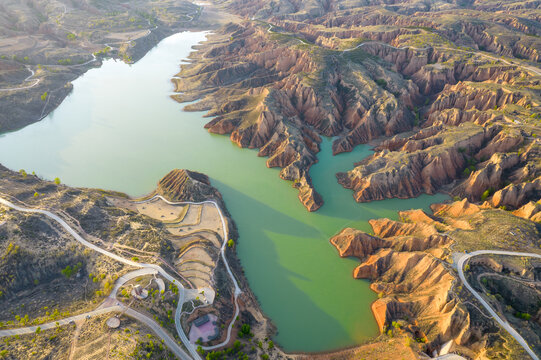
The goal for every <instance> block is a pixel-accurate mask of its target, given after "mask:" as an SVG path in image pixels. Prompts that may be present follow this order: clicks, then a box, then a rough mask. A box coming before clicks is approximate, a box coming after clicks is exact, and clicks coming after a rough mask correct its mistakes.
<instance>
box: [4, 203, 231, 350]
mask: <svg viewBox="0 0 541 360" xmlns="http://www.w3.org/2000/svg"><path fill="white" fill-rule="evenodd" d="M0 204H3V205H5V206H7V207H9V208H12V209H15V210H17V211H21V212H26V213H36V214H42V215H45V216H47V217H49V218H51V219H53V220H54V221H56V222H57V223H59V224H60V225H61V226H62V227H63V228H64V229H65V230H66V231H67V232H68V233H69V234H70V235H72V236H73V237H74V238H75V240H77V241H78V242H80V243H81V244H83V245H84V246H86V247H88V248H90V249H92V250H94V251H96V252H98V253H100V254H102V255H105V256H107V257H110V258H112V259H115V260H117V261H119V262H121V263H124V264H126V265H130V266H134V267H137V268H147V269H151V270H155V271H156V272H158V273H159V274H160V275H161V276H163V277H164V278H165V279H167V280H168V281H170V282H172V283H175V284H176V285H178V287H179V300H178V306H177V313H178V314H179V316H178V322H177V316H175V323H176V324H175V325H176V328H177V332H178V335H179V337H180V339H181V340H182V342H183V344H184V346H186V348H187V349H188V351H189V352H190V355H191V356H192V358H193V359H196V360H200V359H201V357H200V356H199V354H198V353H197V351H196V349H195V347H194V346H193V345H192V344H191V343H190V341H189V340H188V338H187V336H186V334H185V333H184V331H183V330H182V327H181V325H180V312H181V309H182V304H183V303H184V287H183V286H182V284H181V283H180V281H177V280H176V279H175V278H174V277H172V276H171V275H169V274H168V273H167V272H166V271H165V270H163V268H162V267H161V266H158V265H155V264H144V263H137V262H135V261H132V260H128V259H125V258H123V257H121V256H119V255H116V254H113V253H111V252H109V251H107V250H104V249H102V248H100V247H99V246H96V245H94V244H92V243H90V242H88V241H86V240H85V239H84V238H83V237H82V236H81V235H79V234H78V233H77V232H76V231H75V230H74V229H73V228H72V227H71V226H70V225H68V223H66V222H65V221H64V220H63V219H62V218H60V217H59V216H58V215H56V214H54V213H52V212H50V211H47V210H42V209H31V208H24V207H21V206H18V205H15V204H13V203H11V202H9V201H7V200H5V199H3V198H0ZM220 214H221V212H220ZM126 314H128V315H130V314H131V315H132V316H134V317H136V318H137V319H141V321H143V322H145V324H148V323H150V322H152V323H153V321H152V320H151V319H148V318H146V317H145V316H144V315H142V314H139V313H137V312H135V311H133V310H130V309H128V310H127V311H126ZM137 314H139V315H137ZM83 316H84V315H83ZM145 318H146V319H145ZM149 321H150V322H149ZM149 326H150V325H149ZM151 327H152V328H153V330H156V329H157V328H160V329H161V330H160V332H164V330H163V329H162V328H161V327H160V326H158V325H157V324H155V323H154V325H152V326H151ZM34 331H35V329H34ZM164 333H165V332H164ZM164 341H167V339H166V338H164ZM175 345H176V343H175ZM176 346H177V347H178V345H176ZM178 349H180V350H181V351H183V350H182V349H181V348H180V347H178ZM178 349H176V351H178ZM182 358H183V359H190V357H189V356H188V355H187V354H186V353H184V356H182Z"/></svg>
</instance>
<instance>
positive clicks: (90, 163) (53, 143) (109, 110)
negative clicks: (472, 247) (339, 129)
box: [0, 33, 444, 351]
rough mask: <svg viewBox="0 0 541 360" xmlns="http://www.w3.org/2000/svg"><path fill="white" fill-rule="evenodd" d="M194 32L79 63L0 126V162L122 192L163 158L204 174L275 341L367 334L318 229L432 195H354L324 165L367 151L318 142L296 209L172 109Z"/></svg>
mask: <svg viewBox="0 0 541 360" xmlns="http://www.w3.org/2000/svg"><path fill="white" fill-rule="evenodd" d="M202 40H204V33H182V34H177V35H174V36H172V37H170V38H168V39H165V40H164V41H162V42H161V43H160V44H159V45H158V46H157V47H156V48H154V49H153V50H152V51H151V52H149V53H148V54H147V55H146V56H145V57H144V58H143V59H142V60H140V61H139V62H138V63H136V64H134V65H131V66H128V65H126V64H124V63H121V62H115V61H113V60H108V61H105V63H104V64H103V66H102V67H101V68H99V69H93V70H90V71H88V72H87V73H86V74H85V75H84V76H82V77H81V78H79V79H77V80H76V81H74V91H73V93H72V94H71V95H70V96H69V97H68V98H67V99H66V100H65V101H64V103H63V104H62V105H61V106H60V107H59V108H58V109H57V110H56V111H55V112H54V113H52V114H51V115H50V116H48V117H47V118H46V119H44V120H43V121H41V122H39V123H37V124H33V125H31V126H28V127H26V128H24V129H23V130H20V131H18V132H14V133H9V134H5V135H2V136H0V163H2V164H4V165H5V166H7V167H9V168H11V169H14V170H19V169H25V170H26V171H27V172H31V171H35V172H36V173H37V174H38V175H40V176H42V177H44V178H47V179H53V178H55V177H60V179H61V180H62V181H63V182H64V183H66V184H69V185H74V186H85V187H99V188H104V189H112V190H119V191H123V192H126V193H128V194H130V195H133V196H138V195H143V194H146V193H148V192H150V191H152V190H153V189H154V187H155V184H156V182H157V181H158V180H159V179H160V178H161V177H162V176H163V175H165V174H166V173H167V172H169V171H170V170H171V169H173V168H187V169H191V170H197V171H201V172H204V173H206V174H208V175H209V176H210V177H211V178H212V182H213V184H214V185H215V186H216V187H217V188H218V189H219V190H220V191H221V193H222V194H223V197H224V199H225V202H226V204H227V206H228V208H229V210H230V211H231V213H232V215H233V217H234V219H235V221H236V223H237V225H238V228H239V231H240V240H239V246H238V248H237V251H238V253H239V256H240V259H241V261H242V265H243V267H244V269H245V272H246V275H247V277H248V280H249V282H250V285H251V287H252V289H253V291H254V293H255V294H256V295H257V297H258V299H259V301H260V303H261V305H262V307H263V310H264V311H265V313H266V314H267V315H268V316H269V317H270V318H271V319H272V320H273V321H274V323H275V324H276V326H277V327H278V335H277V336H276V338H275V340H276V341H277V342H278V343H279V344H280V345H282V346H283V347H284V349H285V350H287V351H322V350H330V349H335V348H338V347H344V346H351V345H354V344H356V343H359V342H360V341H362V340H363V339H366V338H367V337H370V336H374V335H377V328H376V324H375V321H374V319H373V316H372V314H371V311H370V303H371V302H372V301H373V300H374V299H375V295H374V293H372V292H371V291H370V289H369V288H368V282H365V281H360V280H354V279H353V278H352V276H351V273H352V270H353V268H354V267H355V266H356V264H357V263H358V262H357V261H356V260H353V259H340V258H339V257H338V255H337V253H336V250H335V249H334V248H333V247H332V246H331V245H330V244H329V237H330V236H332V235H333V234H335V233H336V232H338V231H340V230H341V229H342V228H343V227H345V226H353V227H357V228H360V229H363V230H369V229H370V228H369V226H368V223H367V222H366V221H367V220H368V219H371V218H378V217H391V218H395V217H396V211H397V210H400V209H410V208H419V207H421V208H426V207H427V206H428V205H429V203H431V202H436V201H440V200H442V199H444V196H434V197H429V196H421V197H420V198H418V199H412V200H386V201H381V202H374V203H370V204H357V203H355V202H354V201H353V197H352V193H351V191H348V190H345V189H343V188H342V187H341V186H340V185H338V183H337V182H336V179H335V175H334V174H335V173H336V172H337V171H340V170H346V169H348V168H350V167H351V164H352V163H353V162H354V161H358V160H360V159H361V158H363V157H364V156H366V155H367V154H369V149H368V147H366V146H364V147H363V146H361V147H358V148H357V149H356V151H354V152H353V153H350V154H342V155H339V156H337V157H333V156H332V154H331V142H330V140H325V141H324V142H323V144H322V151H321V153H320V154H319V161H320V162H319V163H318V164H316V165H315V166H314V167H313V168H312V172H311V174H312V177H313V180H314V184H315V186H316V189H318V191H319V192H320V193H321V194H322V195H323V197H324V199H325V205H324V206H323V208H321V209H320V210H319V211H318V212H317V213H308V212H307V211H306V210H305V209H304V207H303V206H302V205H301V204H300V202H299V201H298V200H297V192H296V191H295V190H294V189H293V188H292V187H291V184H289V183H287V182H285V181H283V180H280V179H279V177H278V170H276V169H267V168H266V167H265V159H264V158H258V157H257V156H256V155H257V153H256V152H255V151H252V150H246V149H239V148H238V147H237V146H236V145H234V144H232V143H231V142H230V140H229V138H228V137H226V136H219V135H212V134H209V133H208V132H207V131H206V130H204V129H203V125H204V124H205V122H207V121H208V119H203V118H202V114H201V113H185V112H182V111H181V109H182V106H181V105H179V104H178V103H176V102H174V101H173V100H171V99H170V98H169V97H168V95H169V94H170V92H171V91H172V85H171V83H170V81H169V79H170V78H171V76H173V75H174V74H175V73H176V72H178V66H179V59H182V58H185V57H186V56H187V55H188V54H189V52H190V48H191V46H192V45H194V44H196V43H197V42H200V41H202Z"/></svg>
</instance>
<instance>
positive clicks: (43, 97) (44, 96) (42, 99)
mask: <svg viewBox="0 0 541 360" xmlns="http://www.w3.org/2000/svg"><path fill="white" fill-rule="evenodd" d="M48 95H49V94H47V91H45V92H44V93H43V94H42V95H41V101H45V100H47V96H48Z"/></svg>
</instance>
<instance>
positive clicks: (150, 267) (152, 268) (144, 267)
mask: <svg viewBox="0 0 541 360" xmlns="http://www.w3.org/2000/svg"><path fill="white" fill-rule="evenodd" d="M157 198H159V199H161V200H162V201H164V202H166V203H168V204H169V205H202V204H212V205H214V206H215V207H216V209H217V210H218V214H219V216H220V220H221V223H222V230H223V243H222V247H221V249H220V254H221V256H222V259H223V261H224V265H225V267H226V270H227V272H228V274H229V276H230V277H231V280H232V282H233V285H234V287H235V291H234V301H235V315H234V316H233V320H232V321H231V323H230V324H229V327H228V329H227V337H226V339H225V340H224V341H223V342H222V343H220V344H217V345H214V346H208V347H203V349H205V350H213V349H217V348H220V347H223V346H225V345H227V344H228V343H229V341H230V340H231V332H232V330H233V326H234V323H235V319H236V318H237V316H238V315H239V312H240V309H239V304H238V296H239V295H240V294H241V293H242V291H241V289H240V287H239V285H238V282H237V280H236V279H235V276H234V275H233V272H232V271H231V268H230V266H229V262H228V261H227V258H226V256H225V251H226V246H227V241H228V230H227V226H226V222H225V218H224V216H223V214H222V211H221V209H220V207H219V206H218V204H217V203H216V202H215V201H210V200H209V201H203V202H199V203H196V202H171V201H168V200H167V199H165V198H163V197H162V196H160V195H155V196H154V197H152V198H150V199H147V200H144V201H139V202H137V203H147V202H151V201H153V200H154V199H157ZM0 204H2V205H5V206H7V207H9V208H12V209H14V210H17V211H21V212H26V213H37V214H42V215H45V216H47V217H49V218H51V219H53V220H54V221H56V222H57V223H59V224H60V225H61V226H62V227H63V228H64V229H65V230H66V231H67V232H68V233H69V234H70V235H72V236H73V237H74V238H75V240H77V241H78V242H79V243H81V244H82V245H84V246H86V247H88V248H90V249H92V250H94V251H96V252H98V253H100V254H102V255H105V256H107V257H110V258H112V259H114V260H117V261H119V262H121V263H124V264H126V265H130V266H133V267H137V268H139V270H136V271H132V272H130V273H128V274H125V275H123V276H121V277H120V278H119V279H118V280H117V282H116V284H115V287H114V289H113V291H112V292H111V294H110V295H109V299H116V292H117V291H118V289H120V287H121V286H122V285H123V284H125V283H126V282H127V281H129V280H131V279H133V278H136V277H138V276H142V275H156V274H158V273H159V274H160V275H161V276H163V277H164V278H165V279H167V280H168V281H170V282H172V283H175V284H177V285H178V287H179V300H178V306H177V309H176V311H175V327H176V329H177V333H178V335H179V336H180V338H181V340H182V342H183V343H184V345H185V346H186V348H187V349H188V351H189V352H190V355H191V356H192V357H193V359H197V360H199V359H201V358H200V356H199V354H198V353H197V351H196V349H195V347H194V346H193V344H191V343H190V342H189V340H188V338H187V336H186V334H185V333H184V331H183V329H182V326H181V323H180V318H181V316H182V305H183V304H184V298H185V289H184V286H183V285H182V284H181V283H180V282H179V281H176V279H175V278H173V277H172V276H171V275H169V274H168V273H167V272H166V271H165V270H164V269H163V268H162V267H161V266H158V265H155V264H144V263H138V262H135V261H133V260H129V259H125V258H123V257H121V256H119V255H117V254H114V253H111V252H109V251H107V250H104V249H102V248H100V247H99V246H96V245H94V244H93V243H90V242H88V241H87V240H85V239H84V238H83V237H82V236H81V235H79V233H77V232H76V231H75V230H74V229H73V228H72V227H71V226H70V225H69V224H68V223H66V222H65V221H64V220H63V219H62V218H60V217H59V216H58V215H56V214H54V213H52V212H50V211H48V210H43V209H32V208H25V207H22V206H18V205H15V204H13V203H12V202H10V201H8V200H6V199H3V198H0ZM109 303H110V301H109ZM112 311H116V312H119V311H122V312H124V313H125V314H127V315H129V316H132V317H134V318H136V319H138V320H140V321H141V322H143V323H145V324H147V325H148V326H149V327H151V328H152V329H153V330H154V331H155V332H156V334H157V335H159V336H160V337H161V338H162V339H163V340H164V341H165V342H166V344H168V343H169V342H168V340H167V338H166V337H168V335H167V333H166V332H165V331H164V330H163V329H162V328H161V327H160V326H159V325H158V324H156V323H155V322H154V321H153V320H152V319H149V318H148V317H146V316H145V315H143V314H140V313H138V312H136V311H135V310H132V309H129V308H127V307H126V306H124V305H123V304H121V303H117V304H116V305H107V301H106V303H105V305H103V304H102V306H100V308H98V309H96V310H94V311H91V312H88V313H85V314H81V315H77V316H73V317H70V318H66V319H63V320H59V321H58V323H59V324H61V325H64V324H68V323H70V322H71V321H77V320H82V319H84V318H86V317H87V316H89V315H90V316H94V315H100V314H104V313H108V312H112ZM55 326H58V325H57V322H53V323H48V324H43V325H42V326H40V328H41V329H42V330H46V329H50V328H54V327H55ZM36 329H37V326H31V327H26V328H19V329H9V330H2V331H0V337H5V336H12V335H15V334H28V333H33V332H35V331H36ZM164 336H166V337H164ZM171 341H172V343H170V344H169V345H170V348H171V349H172V350H173V351H174V352H175V353H176V354H177V353H178V354H181V355H178V356H179V357H181V358H182V359H189V358H190V357H188V356H187V354H186V353H185V352H184V351H183V350H182V348H180V347H179V346H178V344H176V342H174V340H171ZM182 353H184V354H183V355H182Z"/></svg>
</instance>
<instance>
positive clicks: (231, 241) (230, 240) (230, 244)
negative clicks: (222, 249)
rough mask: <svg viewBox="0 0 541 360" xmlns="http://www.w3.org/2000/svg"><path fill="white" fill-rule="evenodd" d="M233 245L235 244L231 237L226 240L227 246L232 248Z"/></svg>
mask: <svg viewBox="0 0 541 360" xmlns="http://www.w3.org/2000/svg"><path fill="white" fill-rule="evenodd" d="M234 245H235V242H234V241H233V239H229V241H228V242H227V246H229V247H230V248H232V247H233V246H234Z"/></svg>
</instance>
